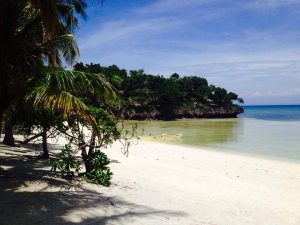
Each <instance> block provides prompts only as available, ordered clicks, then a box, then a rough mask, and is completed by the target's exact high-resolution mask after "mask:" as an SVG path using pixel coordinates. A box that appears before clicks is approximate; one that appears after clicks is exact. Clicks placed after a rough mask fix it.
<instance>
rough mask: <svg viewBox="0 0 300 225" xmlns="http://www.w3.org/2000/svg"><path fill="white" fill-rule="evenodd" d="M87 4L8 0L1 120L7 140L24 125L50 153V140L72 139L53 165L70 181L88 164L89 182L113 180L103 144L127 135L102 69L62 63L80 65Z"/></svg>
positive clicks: (4, 5)
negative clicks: (79, 33) (79, 37)
mask: <svg viewBox="0 0 300 225" xmlns="http://www.w3.org/2000/svg"><path fill="white" fill-rule="evenodd" d="M86 5H87V4H86V2H85V1H84V0H80V1H78V0H43V1H40V0H20V1H15V0H3V1H1V2H0V13H1V17H2V19H1V21H0V29H1V30H0V53H1V57H0V124H1V125H2V121H4V133H5V136H4V139H3V143H4V144H7V145H10V146H13V145H15V140H14V137H13V134H14V132H16V131H18V132H20V133H22V134H23V135H24V136H26V137H28V138H27V140H25V143H28V142H30V141H33V140H36V139H37V138H39V137H41V138H42V148H43V152H44V153H43V155H42V157H43V158H46V159H47V158H49V152H48V147H47V140H48V138H49V137H52V138H54V137H55V138H57V137H58V136H64V137H66V138H67V139H68V140H69V142H70V144H69V145H66V146H65V147H64V148H63V149H62V150H61V153H60V154H58V155H57V156H54V159H53V160H52V162H53V168H52V169H53V170H60V171H61V176H62V177H64V178H68V179H70V178H73V177H74V176H75V175H78V172H79V169H80V167H81V164H83V165H84V169H85V170H83V171H82V172H83V173H82V174H83V175H84V176H85V177H86V178H87V179H88V180H90V181H92V182H95V183H98V184H103V185H106V186H107V185H109V184H110V179H111V176H112V173H111V172H110V170H109V168H108V163H109V160H108V159H107V157H106V156H105V154H104V153H102V152H101V148H104V147H106V146H107V145H108V144H110V143H112V142H113V141H115V140H117V139H120V138H121V137H122V131H121V130H119V129H118V127H117V121H118V117H117V116H116V114H115V113H114V112H116V111H117V110H116V109H117V107H118V101H116V98H115V93H114V91H113V88H112V87H111V85H110V84H109V82H108V81H106V79H105V77H104V76H103V75H101V74H99V73H83V72H78V71H66V70H64V69H62V62H66V63H68V64H70V65H72V64H73V63H74V61H75V59H76V58H77V57H78V55H79V51H78V47H77V44H76V41H75V38H74V36H73V32H74V31H75V30H76V29H77V28H78V18H77V17H78V16H82V17H85V16H86V15H85V8H86ZM0 128H1V129H0V131H2V126H1V127H0ZM33 133H34V135H33V136H32V134H33ZM125 145H126V143H125ZM77 153H78V154H77ZM80 156H81V159H80V158H78V157H80Z"/></svg>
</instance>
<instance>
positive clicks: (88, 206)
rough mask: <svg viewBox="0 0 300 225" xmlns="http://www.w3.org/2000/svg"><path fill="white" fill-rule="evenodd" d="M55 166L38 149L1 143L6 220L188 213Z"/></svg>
mask: <svg viewBox="0 0 300 225" xmlns="http://www.w3.org/2000/svg"><path fill="white" fill-rule="evenodd" d="M49 169H50V163H49V161H44V160H38V159H37V158H36V157H35V156H34V154H33V153H32V150H29V149H21V148H11V147H6V146H3V145H0V199H1V202H0V221H1V222H0V223H1V224H2V225H11V224H28V225H29V224H30V225H34V224H43V225H48V224H79V225H81V224H82V225H83V224H95V225H96V224H97V225H106V224H128V223H130V222H132V221H135V220H138V219H140V218H143V217H144V218H152V217H155V218H162V217H163V218H169V217H176V218H178V217H182V216H185V214H184V213H183V212H180V211H171V210H157V209H154V208H151V207H147V206H144V205H138V204H135V203H132V202H128V201H124V200H122V199H121V198H120V197H117V196H109V195H107V194H103V193H101V188H92V189H91V188H89V187H87V186H85V185H82V183H80V182H78V181H75V182H68V181H66V180H62V179H59V178H55V175H56V174H55V173H52V172H50V170H49ZM93 187H94V186H93ZM112 188H114V187H112ZM94 189H96V190H94ZM102 190H103V189H102Z"/></svg>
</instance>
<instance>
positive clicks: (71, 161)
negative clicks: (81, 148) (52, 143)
mask: <svg viewBox="0 0 300 225" xmlns="http://www.w3.org/2000/svg"><path fill="white" fill-rule="evenodd" d="M51 164H52V168H51V171H57V170H59V171H60V174H61V177H62V178H64V179H73V178H74V176H75V175H76V174H77V173H78V172H79V169H80V161H79V160H77V158H76V156H75V154H74V152H73V151H72V147H71V144H66V145H65V146H64V147H63V148H62V149H61V152H60V153H59V154H58V158H57V159H53V160H51Z"/></svg>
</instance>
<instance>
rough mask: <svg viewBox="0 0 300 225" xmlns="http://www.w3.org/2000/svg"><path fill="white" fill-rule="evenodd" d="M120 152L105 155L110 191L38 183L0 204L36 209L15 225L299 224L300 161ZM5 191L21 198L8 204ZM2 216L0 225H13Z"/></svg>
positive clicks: (149, 146) (185, 151) (151, 147)
mask: <svg viewBox="0 0 300 225" xmlns="http://www.w3.org/2000/svg"><path fill="white" fill-rule="evenodd" d="M119 147H120V146H118V145H117V144H116V145H114V146H113V148H112V149H108V150H106V152H107V153H108V155H109V157H110V158H111V159H112V160H113V163H112V164H111V168H112V171H113V172H114V177H113V184H112V186H111V187H109V188H104V187H98V186H96V185H92V184H84V187H83V191H82V190H80V189H74V188H67V189H63V191H62V189H61V188H60V189H59V188H58V186H55V185H52V181H49V179H50V178H49V179H48V178H47V177H43V179H39V180H38V181H36V180H34V179H33V180H31V181H25V182H24V181H23V182H22V183H21V184H20V185H19V186H18V187H17V188H15V189H12V188H11V187H10V188H8V187H7V188H5V193H4V192H2V191H1V193H2V195H3V196H4V201H2V203H1V204H5V210H7V211H9V209H10V207H11V208H12V209H11V210H13V209H14V210H18V211H21V212H23V211H24V209H23V208H22V207H24V206H22V200H24V201H25V203H24V204H27V205H30V207H29V208H34V206H36V207H37V208H38V210H37V209H35V208H34V209H35V210H25V211H24V212H23V214H21V215H23V219H22V220H20V221H23V223H19V224H39V223H38V220H36V218H35V219H32V217H30V216H28V214H30V213H31V214H35V216H36V217H38V218H43V219H44V220H43V221H44V222H43V223H40V224H97V225H98V224H114V225H116V224H139V225H143V224H147V225H160V224H172V225H176V224H184V225H191V224H194V225H201V224H203V225H244V224H247V225H249V224H251V225H299V224H300V163H298V164H297V163H292V162H283V161H276V160H270V159H261V158H257V157H251V156H244V155H235V154H231V153H220V152H216V151H207V150H199V149H193V148H187V147H180V146H173V145H167V144H159V143H153V142H140V143H139V144H138V145H137V146H132V147H131V148H130V154H129V157H126V156H124V155H122V154H121V152H120V149H119ZM1 166H2V165H1ZM2 167H3V166H2ZM7 169H9V168H8V167H7ZM2 180H3V179H2ZM1 182H3V181H1ZM0 184H1V185H3V183H0ZM11 192H15V193H18V194H20V196H21V197H20V196H18V198H16V199H15V200H12V199H14V198H13V197H11V195H12V193H11ZM24 193H25V194H26V195H25V197H23V195H24ZM28 193H29V194H28ZM27 195H29V197H32V198H29V197H28V196H27ZM3 196H0V197H1V198H3ZM7 196H10V197H7ZM12 196H14V195H12ZM36 196H37V197H36ZM5 197H7V199H5ZM30 199H31V200H30ZM32 199H33V200H32ZM17 200H18V201H19V202H18V201H17ZM14 201H16V202H14ZM26 201H27V202H26ZM20 202H21V203H20ZM32 205H33V206H32ZM3 207H4V205H3V206H2V207H1V211H3ZM43 209H44V211H43ZM22 210H23V211H22ZM1 211H0V220H1V221H10V220H11V221H12V222H14V221H16V219H15V218H14V219H8V217H9V214H8V215H7V214H5V215H2V213H1ZM24 215H25V216H24ZM24 218H25V219H24ZM27 220H28V221H30V220H31V221H30V222H28V223H25V221H27ZM45 221H47V222H45ZM0 223H1V222H0ZM1 224H5V223H1ZM6 224H9V222H7V223H6ZM11 224H13V223H11Z"/></svg>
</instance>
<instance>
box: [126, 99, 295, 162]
mask: <svg viewBox="0 0 300 225" xmlns="http://www.w3.org/2000/svg"><path fill="white" fill-rule="evenodd" d="M243 108H244V110H245V112H244V113H242V114H240V115H239V116H238V118H232V119H181V120H176V121H127V122H126V127H127V128H128V127H131V126H135V125H137V135H138V136H139V137H140V138H141V139H142V140H143V139H144V140H148V141H156V142H163V143H170V144H174V145H184V146H190V147H194V148H195V149H197V148H201V149H203V148H204V149H207V150H211V151H223V152H234V153H239V154H250V155H255V156H258V157H267V158H276V159H284V160H292V161H296V162H297V163H300V105H266V106H244V107H243Z"/></svg>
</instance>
